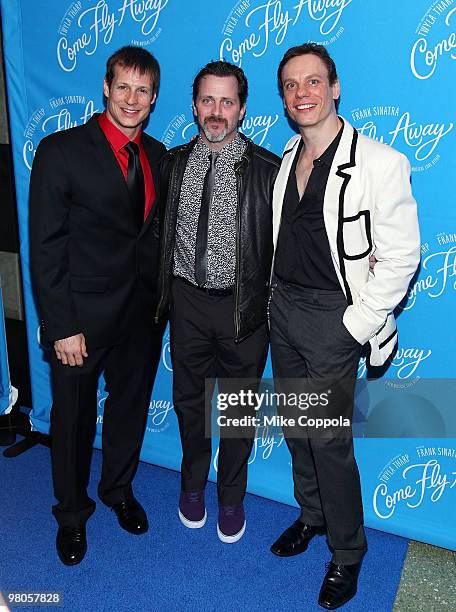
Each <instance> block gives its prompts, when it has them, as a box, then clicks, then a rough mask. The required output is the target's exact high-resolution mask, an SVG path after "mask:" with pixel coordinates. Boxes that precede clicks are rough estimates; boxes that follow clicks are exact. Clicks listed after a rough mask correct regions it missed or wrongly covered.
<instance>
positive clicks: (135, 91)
mask: <svg viewBox="0 0 456 612" xmlns="http://www.w3.org/2000/svg"><path fill="white" fill-rule="evenodd" d="M103 91H104V95H105V96H106V115H107V117H108V119H109V120H110V121H111V122H112V123H113V124H114V125H115V126H116V127H118V128H119V130H121V131H122V132H123V133H124V134H125V136H128V138H130V140H133V138H135V136H136V135H137V133H138V131H139V129H140V127H141V124H142V123H143V122H144V121H145V120H146V119H147V117H148V116H149V113H150V107H151V104H153V103H154V102H155V98H156V94H155V93H154V87H153V83H152V77H151V76H150V74H148V73H145V74H141V73H140V72H139V71H138V70H135V69H133V68H124V67H123V66H121V65H119V64H116V66H115V68H114V78H113V80H112V83H111V87H109V86H108V84H107V82H106V81H105V82H104V87H103Z"/></svg>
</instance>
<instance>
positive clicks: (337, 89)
mask: <svg viewBox="0 0 456 612" xmlns="http://www.w3.org/2000/svg"><path fill="white" fill-rule="evenodd" d="M332 94H333V100H338V99H339V98H340V83H339V79H337V81H336V82H335V83H334V85H333V86H332Z"/></svg>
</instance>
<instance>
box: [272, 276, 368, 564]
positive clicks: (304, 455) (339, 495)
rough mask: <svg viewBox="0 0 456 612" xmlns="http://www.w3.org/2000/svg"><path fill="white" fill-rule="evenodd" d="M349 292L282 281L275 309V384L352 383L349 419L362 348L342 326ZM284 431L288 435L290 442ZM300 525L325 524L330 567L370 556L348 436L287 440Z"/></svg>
mask: <svg viewBox="0 0 456 612" xmlns="http://www.w3.org/2000/svg"><path fill="white" fill-rule="evenodd" d="M346 308H347V300H346V298H345V296H344V294H343V293H342V291H341V292H334V291H323V290H314V289H306V288H301V287H299V286H296V285H292V284H287V283H283V282H280V281H278V283H277V286H276V288H275V290H274V291H273V295H272V298H271V303H270V322H271V332H270V333H271V357H272V367H273V373H274V379H275V380H277V381H278V382H279V384H280V381H279V379H290V378H297V379H299V378H301V379H306V378H307V379H314V380H318V379H324V380H331V381H334V380H340V381H343V383H344V384H345V387H346V384H347V381H348V382H349V383H350V381H352V382H353V384H352V385H351V389H350V390H349V392H348V394H346V395H345V401H346V402H347V405H345V406H341V407H340V410H341V412H343V414H344V416H346V417H347V418H349V419H350V420H351V418H352V414H353V394H354V383H355V379H356V373H357V367H358V361H359V357H360V351H361V346H360V345H359V344H358V343H357V342H356V340H355V339H354V338H352V337H351V335H350V334H349V332H348V331H347V329H346V328H345V326H344V325H343V323H342V317H343V314H344V311H345V309H346ZM286 435H287V434H286V432H285V436H286ZM286 441H287V444H288V447H289V450H290V453H291V456H292V465H293V481H294V493H295V498H296V501H297V502H298V504H299V506H300V508H301V517H300V518H301V521H302V522H304V523H307V524H309V525H313V526H325V527H326V529H327V539H328V544H329V547H330V549H331V551H332V553H333V559H332V560H333V562H334V563H337V564H351V563H357V562H359V561H360V560H361V559H362V557H363V556H364V554H365V552H366V539H365V534H364V528H363V507H362V499H361V487H360V481H359V473H358V467H357V465H356V460H355V457H354V453H353V439H352V435H351V431H350V432H349V435H347V436H344V437H342V436H340V437H339V436H338V437H322V436H315V435H312V433H309V434H308V435H303V436H302V437H300V438H291V439H290V438H286Z"/></svg>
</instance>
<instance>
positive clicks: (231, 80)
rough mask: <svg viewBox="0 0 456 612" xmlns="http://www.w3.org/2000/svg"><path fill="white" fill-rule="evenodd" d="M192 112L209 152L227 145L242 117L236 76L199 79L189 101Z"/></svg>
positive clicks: (243, 112)
mask: <svg viewBox="0 0 456 612" xmlns="http://www.w3.org/2000/svg"><path fill="white" fill-rule="evenodd" d="M193 113H194V114H195V115H196V120H197V122H198V125H199V127H200V129H201V136H202V138H203V140H204V141H205V142H206V144H207V145H208V146H209V147H210V148H211V149H213V150H219V149H221V148H222V147H224V146H225V145H226V144H228V143H229V142H230V141H231V140H232V139H233V138H234V137H235V135H236V132H237V129H238V125H239V122H240V121H242V119H243V118H244V115H245V104H244V105H243V106H241V103H240V101H239V93H238V82H237V79H236V77H234V76H224V77H218V76H213V75H207V76H205V77H203V78H202V79H201V82H200V84H199V87H198V95H197V97H196V100H193Z"/></svg>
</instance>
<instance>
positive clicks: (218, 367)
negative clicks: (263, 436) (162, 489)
mask: <svg viewBox="0 0 456 612" xmlns="http://www.w3.org/2000/svg"><path fill="white" fill-rule="evenodd" d="M170 325H171V358H172V363H173V396H174V410H175V411H176V415H177V418H178V422H179V430H180V437H181V443H182V470H181V473H182V475H181V479H182V480H181V487H182V490H183V491H202V490H203V489H204V488H205V486H206V481H207V476H208V473H209V468H210V462H211V455H212V445H211V439H210V438H209V437H206V436H205V381H206V379H208V378H209V379H215V378H240V379H246V378H250V379H260V378H261V376H262V374H263V370H264V366H265V363H266V357H267V352H268V332H267V326H266V324H264V325H262V326H261V327H260V328H259V329H257V330H256V331H255V332H254V333H253V334H252V335H250V336H249V337H248V338H246V339H245V340H242V341H241V342H239V343H236V342H235V341H234V337H235V332H234V298H233V296H232V295H228V296H222V297H216V296H212V295H208V294H207V293H205V292H204V291H202V290H201V289H199V288H198V287H193V286H191V285H190V284H188V283H187V282H186V281H183V280H181V279H179V278H176V279H174V281H173V285H172V301H171V316H170ZM220 391H222V389H221V388H220ZM252 443H253V433H252V436H249V437H246V438H241V439H232V438H223V437H222V438H221V439H220V445H219V456H218V473H217V492H218V498H219V503H220V504H222V505H230V506H231V505H236V504H239V503H240V502H242V500H243V499H244V495H245V490H246V488H247V462H248V458H249V455H250V452H251V450H252Z"/></svg>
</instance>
